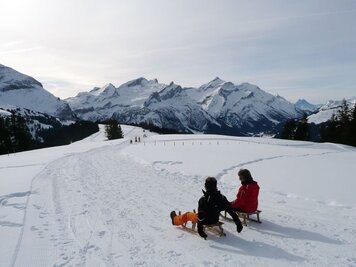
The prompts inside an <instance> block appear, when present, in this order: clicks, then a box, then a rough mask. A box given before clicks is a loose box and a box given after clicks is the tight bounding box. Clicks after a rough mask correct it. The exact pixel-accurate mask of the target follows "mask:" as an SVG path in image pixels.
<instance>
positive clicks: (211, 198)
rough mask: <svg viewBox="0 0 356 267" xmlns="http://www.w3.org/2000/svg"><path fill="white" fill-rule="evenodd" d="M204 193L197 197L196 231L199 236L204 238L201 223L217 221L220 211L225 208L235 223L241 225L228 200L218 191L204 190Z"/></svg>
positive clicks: (206, 223) (204, 234)
mask: <svg viewBox="0 0 356 267" xmlns="http://www.w3.org/2000/svg"><path fill="white" fill-rule="evenodd" d="M203 193H204V195H203V196H202V197H201V198H200V199H199V206H198V233H199V235H200V236H201V237H203V238H206V237H207V235H206V233H205V232H204V227H203V225H208V224H214V223H217V222H218V221H219V215H220V212H221V211H224V210H226V211H227V212H228V213H229V214H230V216H231V217H232V219H233V220H234V222H235V224H236V225H241V222H240V219H239V217H238V216H237V215H236V213H235V212H233V210H232V209H231V204H230V202H229V201H228V200H227V199H226V197H225V196H224V195H222V194H221V193H220V191H217V190H215V191H206V192H205V191H204V190H203Z"/></svg>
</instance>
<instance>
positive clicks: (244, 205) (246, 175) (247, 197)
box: [231, 169, 260, 213]
mask: <svg viewBox="0 0 356 267" xmlns="http://www.w3.org/2000/svg"><path fill="white" fill-rule="evenodd" d="M238 176H239V179H240V181H241V186H240V188H239V190H238V192H237V195H236V199H235V200H234V201H233V202H231V207H232V208H233V210H235V211H239V212H245V213H252V212H255V211H256V210H257V207H258V193H259V191H260V187H259V186H258V184H257V182H255V181H254V180H253V178H252V175H251V173H250V171H249V170H247V169H241V170H240V171H239V172H238Z"/></svg>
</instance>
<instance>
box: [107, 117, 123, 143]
mask: <svg viewBox="0 0 356 267" xmlns="http://www.w3.org/2000/svg"><path fill="white" fill-rule="evenodd" d="M105 135H106V137H107V138H108V140H113V139H119V138H123V137H124V135H123V133H122V129H121V126H120V125H119V124H118V123H117V121H116V120H110V121H108V122H107V124H106V125H105Z"/></svg>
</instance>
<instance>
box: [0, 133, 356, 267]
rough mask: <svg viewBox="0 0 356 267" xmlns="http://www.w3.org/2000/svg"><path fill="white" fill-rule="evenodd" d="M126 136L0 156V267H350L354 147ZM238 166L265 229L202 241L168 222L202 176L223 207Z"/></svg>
mask: <svg viewBox="0 0 356 267" xmlns="http://www.w3.org/2000/svg"><path fill="white" fill-rule="evenodd" d="M124 132H125V136H126V137H125V139H124V140H117V141H103V140H104V139H105V138H104V136H103V132H102V131H101V132H100V133H97V134H95V135H93V136H91V137H89V138H87V139H86V140H82V141H80V142H77V143H73V144H71V145H69V146H62V147H56V148H50V149H43V150H41V151H39V150H37V151H30V152H24V153H18V154H17V155H10V156H1V157H0V164H1V165H0V177H1V178H0V184H1V187H0V222H1V223H2V224H0V235H1V237H2V238H4V239H3V240H5V241H3V242H1V243H0V266H356V257H355V253H354V251H356V250H355V249H356V245H355V237H356V229H355V227H354V225H355V223H356V215H355V207H356V205H355V204H356V198H355V197H354V196H353V191H352V190H351V189H350V188H352V187H353V188H355V187H354V186H355V181H354V178H353V177H352V174H353V173H355V170H356V166H355V164H354V162H355V159H356V153H355V150H354V149H353V148H349V147H346V146H340V145H334V144H314V143H308V142H292V141H281V140H272V139H261V138H232V137H224V136H208V135H193V136H192V135H164V136H161V135H160V136H159V135H152V136H151V135H150V136H149V137H148V138H142V134H143V132H142V129H140V128H136V127H124ZM146 134H149V133H148V132H146ZM134 136H141V140H142V142H141V143H134V144H132V145H130V144H129V139H133V138H134ZM183 142H184V145H183ZM19 162H21V164H19ZM22 163H23V164H22ZM36 164H38V165H36ZM20 165H24V166H22V167H21V166H20ZM240 168H249V169H250V170H251V172H252V174H253V176H254V177H255V179H256V180H257V181H258V182H259V184H260V186H261V193H260V208H261V209H262V210H263V212H262V214H261V219H262V224H255V223H250V224H249V225H248V226H247V227H245V228H244V230H243V231H242V233H240V234H237V232H236V229H235V226H234V224H233V223H231V222H225V224H224V229H225V230H226V232H227V236H226V237H222V238H220V237H217V236H215V235H214V234H212V233H209V232H208V235H209V238H208V240H206V241H205V240H203V239H201V238H199V237H198V236H197V235H193V234H191V233H188V232H186V231H184V230H183V229H181V228H179V227H175V226H172V225H171V221H170V219H169V213H170V211H171V210H176V211H178V210H181V211H183V212H184V211H187V210H192V209H194V208H197V201H198V199H199V198H200V196H201V195H202V193H201V189H202V187H203V184H204V180H205V178H206V176H208V175H212V176H215V177H217V179H218V187H219V188H220V190H221V191H222V193H224V194H225V195H226V196H227V197H228V199H230V200H232V199H233V198H234V196H235V194H236V190H237V188H238V186H239V184H238V181H237V177H236V173H237V171H238V170H239V169H240Z"/></svg>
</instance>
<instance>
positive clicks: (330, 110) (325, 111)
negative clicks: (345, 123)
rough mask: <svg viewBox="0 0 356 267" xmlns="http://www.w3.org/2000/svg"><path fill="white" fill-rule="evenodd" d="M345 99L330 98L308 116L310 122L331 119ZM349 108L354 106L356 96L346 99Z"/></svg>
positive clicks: (321, 121) (316, 122)
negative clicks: (335, 99)
mask: <svg viewBox="0 0 356 267" xmlns="http://www.w3.org/2000/svg"><path fill="white" fill-rule="evenodd" d="M342 101H343V100H337V101H334V100H329V101H328V102H327V103H326V104H325V105H322V106H321V107H320V108H319V110H318V111H317V112H316V113H314V114H312V115H310V116H309V117H308V122H309V123H314V124H321V123H324V122H326V121H328V120H330V119H331V117H332V115H333V114H336V113H337V112H338V111H339V110H340V108H341V105H342ZM346 101H347V103H348V105H349V108H350V109H351V108H353V107H354V105H355V104H356V98H351V99H347V100H346Z"/></svg>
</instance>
